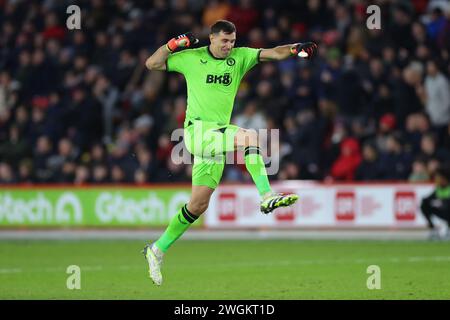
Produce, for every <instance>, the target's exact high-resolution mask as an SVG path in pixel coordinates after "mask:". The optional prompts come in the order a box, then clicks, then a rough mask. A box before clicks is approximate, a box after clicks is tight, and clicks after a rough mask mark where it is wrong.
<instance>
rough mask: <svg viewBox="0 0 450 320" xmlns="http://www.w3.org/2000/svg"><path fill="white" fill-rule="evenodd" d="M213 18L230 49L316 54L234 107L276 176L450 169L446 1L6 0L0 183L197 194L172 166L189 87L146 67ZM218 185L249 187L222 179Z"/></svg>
mask: <svg viewBox="0 0 450 320" xmlns="http://www.w3.org/2000/svg"><path fill="white" fill-rule="evenodd" d="M70 4H78V5H79V7H80V8H81V30H68V29H67V27H66V19H67V18H68V17H69V14H68V13H66V8H67V6H69V5H70ZM369 4H377V5H379V6H380V8H381V29H373V30H369V29H368V28H367V27H366V19H367V17H368V14H367V13H366V8H367V6H368V5H369ZM218 19H228V20H230V21H232V22H234V23H235V25H236V27H237V31H238V32H237V46H249V47H254V48H269V47H274V46H277V45H282V44H288V43H295V42H303V41H314V42H316V43H317V44H318V45H319V54H318V56H317V57H316V58H315V59H314V60H312V61H308V60H304V59H299V58H292V59H288V60H284V61H281V62H278V63H277V62H266V63H261V64H260V65H258V66H256V67H255V68H254V69H253V70H252V71H250V72H249V73H248V74H247V76H246V78H245V79H244V81H243V83H242V85H241V88H240V91H239V93H238V96H237V98H236V102H235V109H234V113H233V120H232V122H233V123H235V124H237V125H239V126H242V127H245V128H253V129H264V128H269V129H271V128H280V140H281V141H280V146H279V156H280V159H281V160H280V164H281V165H280V170H279V171H278V173H277V174H276V175H273V176H271V177H270V178H271V179H282V180H285V179H314V180H319V179H320V180H322V179H325V180H339V181H342V180H345V181H354V180H358V181H368V180H390V181H393V180H409V181H430V180H431V179H432V178H433V173H434V172H435V171H436V169H437V168H438V167H439V166H441V165H442V164H444V163H445V162H450V86H449V80H448V79H449V75H450V5H449V3H448V1H433V0H431V1H427V0H413V1H394V0H391V1H389V0H384V1H383V0H379V1H375V0H374V1H370V3H369V2H368V1H363V0H361V1H358V0H349V1H338V0H327V1H320V0H308V1H294V0H292V1H279V2H275V1H269V0H265V1H261V0H258V1H256V0H254V1H252V0H229V1H227V0H222V1H219V0H170V1H164V0H153V1H129V0H117V1H107V0H92V1H90V0H89V1H87V0H86V1H56V0H55V1H51V0H46V1H30V0H26V1H25V0H24V1H21V0H15V1H9V0H0V30H1V32H0V183H1V184H8V183H75V184H84V183H124V182H125V183H154V182H184V181H186V182H187V181H190V172H191V169H192V168H191V166H190V165H183V164H175V163H174V162H173V161H171V157H170V154H171V151H172V148H173V147H174V143H175V142H173V141H171V138H170V136H171V133H172V132H173V130H174V129H176V128H181V127H182V124H183V120H184V115H185V113H184V112H185V109H186V88H185V81H184V78H183V76H182V75H179V74H176V73H165V72H149V71H148V70H146V69H145V66H144V61H145V59H146V58H147V57H148V56H149V55H150V54H151V53H152V52H153V51H155V50H156V49H157V48H158V47H159V46H161V45H162V44H164V43H165V42H167V41H168V40H169V39H170V38H172V37H174V36H176V35H178V34H181V33H184V32H187V31H192V32H193V33H194V34H195V35H196V36H197V37H199V38H200V40H201V41H200V44H199V45H200V46H201V45H206V44H208V33H209V26H210V25H211V24H212V23H213V22H214V21H216V20H218ZM213 107H214V102H213V101H212V102H211V108H213ZM223 181H250V176H249V175H248V174H247V172H246V170H245V166H244V165H242V166H239V165H237V166H227V167H226V171H225V174H224V177H223Z"/></svg>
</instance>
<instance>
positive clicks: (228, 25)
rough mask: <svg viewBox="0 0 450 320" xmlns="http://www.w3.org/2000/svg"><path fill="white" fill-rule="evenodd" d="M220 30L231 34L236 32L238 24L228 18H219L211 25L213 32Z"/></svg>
mask: <svg viewBox="0 0 450 320" xmlns="http://www.w3.org/2000/svg"><path fill="white" fill-rule="evenodd" d="M220 31H223V32H224V33H227V34H230V33H233V32H236V26H235V25H234V23H233V22H231V21H228V20H217V21H216V22H215V23H214V24H213V25H212V26H211V33H219V32H220Z"/></svg>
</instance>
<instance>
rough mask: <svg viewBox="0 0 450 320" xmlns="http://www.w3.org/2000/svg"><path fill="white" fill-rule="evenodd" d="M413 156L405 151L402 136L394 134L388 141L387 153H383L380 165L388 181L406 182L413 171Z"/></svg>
mask: <svg viewBox="0 0 450 320" xmlns="http://www.w3.org/2000/svg"><path fill="white" fill-rule="evenodd" d="M411 162H412V161H411V155H410V154H409V153H408V152H406V151H405V148H404V145H403V141H402V138H401V137H400V134H398V133H393V134H391V135H389V136H388V138H387V141H386V151H385V152H383V153H382V155H381V158H380V163H382V171H383V172H385V179H386V180H392V181H397V180H406V179H407V178H408V174H409V172H410V170H411V168H410V167H411Z"/></svg>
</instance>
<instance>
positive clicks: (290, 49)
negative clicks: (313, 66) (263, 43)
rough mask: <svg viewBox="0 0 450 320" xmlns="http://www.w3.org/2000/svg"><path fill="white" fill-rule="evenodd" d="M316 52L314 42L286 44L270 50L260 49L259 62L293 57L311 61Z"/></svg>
mask: <svg viewBox="0 0 450 320" xmlns="http://www.w3.org/2000/svg"><path fill="white" fill-rule="evenodd" d="M316 52H317V44H315V43H314V42H305V43H295V44H287V45H284V46H278V47H275V48H272V49H262V50H261V53H260V56H259V59H260V61H273V60H284V59H287V58H289V57H292V56H294V55H298V56H299V57H301V58H304V59H311V58H313V57H314V55H315V54H316Z"/></svg>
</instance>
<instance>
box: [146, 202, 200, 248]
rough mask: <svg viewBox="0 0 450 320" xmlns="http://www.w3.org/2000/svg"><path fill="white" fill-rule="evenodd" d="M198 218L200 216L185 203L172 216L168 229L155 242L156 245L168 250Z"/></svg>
mask: <svg viewBox="0 0 450 320" xmlns="http://www.w3.org/2000/svg"><path fill="white" fill-rule="evenodd" d="M197 219H198V216H196V215H194V214H192V213H191V212H189V210H188V209H187V205H184V206H183V207H182V208H181V209H180V210H179V211H178V213H177V214H176V215H175V216H174V217H173V218H172V220H171V221H170V223H169V226H168V227H167V229H166V231H164V233H163V234H162V236H161V237H160V238H159V239H158V241H156V242H155V245H156V246H157V247H158V248H159V249H160V250H161V251H162V252H166V251H167V250H168V249H169V248H170V246H171V245H172V244H173V243H174V242H175V241H176V240H177V239H178V238H179V237H181V235H182V234H183V233H184V232H185V231H186V230H187V229H188V228H189V227H190V226H191V224H192V223H194V221H195V220H197Z"/></svg>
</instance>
